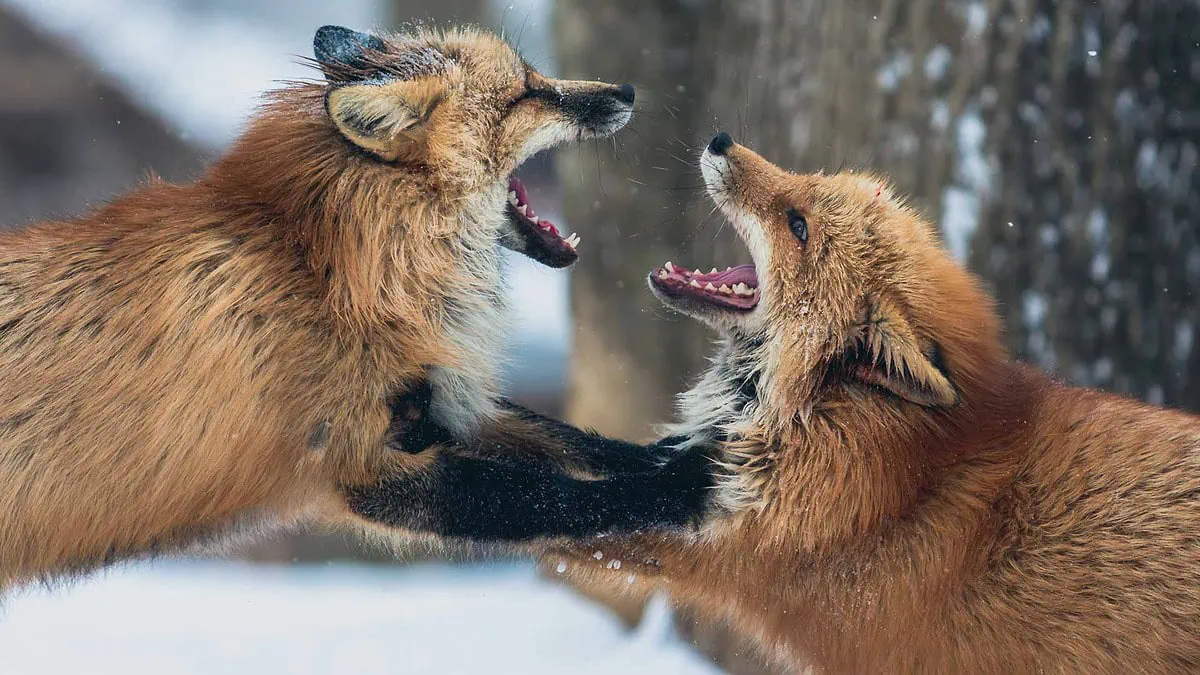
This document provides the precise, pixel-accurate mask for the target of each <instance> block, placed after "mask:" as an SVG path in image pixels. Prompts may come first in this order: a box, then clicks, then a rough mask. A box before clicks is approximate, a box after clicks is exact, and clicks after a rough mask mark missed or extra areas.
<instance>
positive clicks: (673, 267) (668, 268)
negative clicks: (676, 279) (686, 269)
mask: <svg viewBox="0 0 1200 675" xmlns="http://www.w3.org/2000/svg"><path fill="white" fill-rule="evenodd" d="M663 267H665V268H667V271H668V272H670V273H671V274H674V273H675V266H674V265H672V264H671V261H670V260H668V261H667V264H666V265H663Z"/></svg>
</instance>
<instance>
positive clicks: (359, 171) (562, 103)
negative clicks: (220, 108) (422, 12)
mask: <svg viewBox="0 0 1200 675" xmlns="http://www.w3.org/2000/svg"><path fill="white" fill-rule="evenodd" d="M313 54H314V58H313V60H312V62H313V64H314V66H315V67H316V68H318V69H319V70H320V72H321V78H320V79H319V80H316V81H305V82H297V83H292V84H290V85H289V86H286V87H284V88H282V89H280V90H278V91H276V92H274V93H273V94H271V95H270V97H269V99H268V100H267V102H266V104H265V105H264V107H263V110H262V112H261V113H260V114H259V115H257V116H256V117H255V118H254V119H253V120H252V121H251V124H250V126H249V128H248V130H247V131H246V133H245V134H243V136H242V137H241V138H240V139H239V140H238V142H237V143H236V144H235V147H234V148H233V149H232V151H231V152H230V153H229V154H228V155H227V156H226V158H225V159H224V160H222V161H221V162H219V163H218V164H217V165H216V167H215V168H214V170H213V171H212V172H211V173H210V180H224V181H225V185H223V187H225V188H228V187H229V185H230V183H234V184H240V187H241V189H240V192H241V193H243V194H245V195H246V197H247V199H249V200H252V201H254V202H256V203H258V204H261V203H263V202H266V203H268V204H270V205H272V206H273V207H275V208H276V209H277V210H278V211H280V212H281V213H280V214H279V215H280V216H281V218H280V220H281V221H282V222H287V223H294V226H293V230H294V232H293V233H292V234H293V235H294V236H293V237H292V238H293V239H295V240H296V241H297V243H298V244H299V245H300V247H301V248H302V250H303V252H304V254H305V256H306V258H307V260H308V262H309V264H310V265H312V266H313V267H314V270H315V272H316V273H317V275H318V277H320V278H324V279H326V282H327V285H328V286H329V288H328V291H329V296H330V299H331V301H332V302H333V304H334V309H335V311H336V312H337V313H338V314H339V315H344V316H348V317H351V318H355V319H359V320H370V319H384V320H386V321H395V320H397V318H398V317H413V316H418V315H419V313H420V311H421V310H422V308H425V309H428V308H430V307H436V305H437V303H430V302H428V301H427V300H428V299H429V298H436V297H439V296H440V295H443V294H444V293H445V292H446V290H447V289H453V290H454V292H455V294H456V297H460V298H461V297H465V296H467V295H470V294H471V293H473V292H474V293H478V294H481V295H484V296H487V295H494V294H495V292H496V291H495V288H494V286H495V283H496V281H497V279H496V278H495V276H496V273H495V271H494V268H495V267H496V266H497V262H498V258H497V256H496V254H495V253H494V249H495V247H496V244H497V242H499V243H500V244H502V245H504V246H506V247H508V248H511V249H514V250H517V251H520V252H523V253H525V254H526V255H528V256H530V257H532V258H534V259H535V260H538V261H539V262H541V263H543V264H546V265H549V266H552V267H565V266H567V265H570V264H571V263H572V262H574V260H575V259H576V253H575V246H576V244H577V243H578V240H577V238H575V237H574V236H572V237H564V236H562V235H560V233H559V232H558V230H557V228H556V227H555V226H554V225H553V224H552V223H550V222H549V221H546V220H544V219H540V218H538V216H537V214H536V212H534V210H533V209H532V207H531V206H530V205H529V203H528V201H527V195H526V193H525V189H524V187H523V186H522V185H521V183H520V181H519V180H518V179H516V178H515V177H514V176H513V175H512V174H513V171H514V170H515V169H516V168H517V167H518V166H519V165H520V164H521V163H522V162H524V161H525V160H526V159H528V158H529V157H530V156H532V155H533V154H535V153H537V152H539V151H542V150H546V149H548V148H552V147H554V146H556V145H559V144H562V143H564V142H567V141H580V140H584V139H589V138H598V137H603V136H607V135H609V134H612V133H614V132H615V131H617V130H618V129H620V128H621V127H622V126H624V125H625V123H626V122H628V121H629V119H630V117H631V115H632V110H633V100H634V90H633V87H632V86H630V85H621V86H618V85H612V84H605V83H601V82H581V81H566V80H558V79H554V78H550V77H546V76H544V75H542V74H541V73H539V72H538V71H537V70H535V69H534V68H533V67H532V66H530V65H529V64H528V63H526V62H525V61H524V60H523V59H522V58H521V57H520V55H519V54H517V53H516V52H515V51H514V50H513V49H512V48H511V47H510V46H509V45H508V44H507V43H506V42H504V41H503V40H501V39H499V38H497V37H495V36H493V35H490V34H488V33H484V32H479V31H475V30H452V31H448V32H444V33H443V32H435V31H428V30H420V31H417V32H414V33H410V34H401V35H392V36H377V35H371V34H367V33H360V32H356V31H353V30H350V29H348V28H342V27H338V26H324V27H322V28H320V29H319V30H317V32H316V34H315V37H314V40H313ZM233 191H234V192H237V191H238V190H233ZM225 192H226V193H229V192H231V190H229V189H226V190H225ZM431 311H432V310H431Z"/></svg>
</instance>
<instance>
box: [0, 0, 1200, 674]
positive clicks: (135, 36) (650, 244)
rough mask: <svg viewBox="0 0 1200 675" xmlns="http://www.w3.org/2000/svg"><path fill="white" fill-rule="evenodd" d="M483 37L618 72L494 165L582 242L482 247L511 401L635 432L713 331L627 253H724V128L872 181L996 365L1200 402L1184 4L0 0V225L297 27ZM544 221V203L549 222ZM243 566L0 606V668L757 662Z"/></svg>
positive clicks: (104, 188) (285, 47) (159, 166)
mask: <svg viewBox="0 0 1200 675" xmlns="http://www.w3.org/2000/svg"><path fill="white" fill-rule="evenodd" d="M413 20H421V21H427V22H435V23H442V24H445V23H446V22H456V23H464V22H471V23H479V24H483V25H485V26H489V27H492V28H494V29H496V30H501V29H502V30H505V31H506V33H507V34H508V36H509V38H510V39H511V40H512V41H513V42H514V43H516V44H517V45H518V47H519V48H520V49H521V50H522V52H523V53H525V55H526V56H527V58H528V59H529V60H530V61H531V62H532V63H534V64H535V65H537V66H538V67H539V68H541V69H542V70H543V71H545V72H548V73H552V74H557V75H560V76H567V77H586V78H595V79H605V80H609V81H614V82H622V81H630V82H633V83H634V84H635V85H637V87H638V107H639V111H638V113H637V115H636V116H635V118H634V121H633V123H632V124H631V125H630V127H629V128H628V129H627V130H626V131H624V132H622V133H621V134H620V136H619V137H618V139H616V140H615V141H603V142H599V143H595V144H590V145H585V146H582V147H579V148H576V149H571V150H567V151H564V152H560V153H557V154H553V155H545V156H540V157H538V158H537V159H536V160H534V161H533V162H531V163H530V164H529V165H527V166H526V167H525V168H524V169H523V170H522V171H521V174H522V176H523V177H524V178H525V179H526V184H527V185H528V186H529V187H530V188H531V192H536V193H538V194H535V195H534V201H536V203H537V204H538V210H539V212H540V213H542V215H544V216H547V217H549V218H550V219H551V220H556V221H558V222H560V224H562V223H566V227H565V229H564V231H568V232H570V231H575V232H579V233H581V234H582V235H583V239H584V241H585V244H584V251H583V253H584V255H583V257H582V258H581V260H580V262H579V263H578V264H577V265H576V266H575V268H574V269H573V270H572V271H571V272H569V273H562V272H553V271H548V270H544V269H541V268H537V267H534V266H533V265H531V264H528V263H527V262H526V261H524V260H523V259H513V260H512V261H511V264H512V271H511V274H510V278H511V280H512V294H513V297H514V304H515V306H516V307H517V308H518V315H519V330H518V333H517V336H518V337H517V339H516V340H515V342H514V344H513V346H512V352H513V353H512V365H511V367H510V369H509V371H508V379H509V388H510V390H511V392H512V394H513V395H514V396H515V397H517V398H519V399H521V400H523V401H524V402H526V403H527V404H529V405H531V406H533V407H536V408H539V409H541V410H544V411H547V412H550V413H553V414H559V415H563V416H565V417H566V418H567V419H569V420H570V421H572V422H574V423H576V424H585V425H590V426H594V427H596V428H597V429H599V430H600V431H602V432H605V433H608V434H611V435H616V436H622V437H626V438H632V439H646V438H649V437H650V436H652V434H653V426H654V425H655V424H658V423H660V422H662V421H664V420H667V419H668V418H669V417H670V415H671V405H672V403H671V397H672V395H673V394H674V393H675V392H677V391H679V390H680V389H682V388H683V387H685V386H686V384H687V383H688V382H689V380H690V378H691V377H692V376H693V375H695V374H696V373H697V372H698V371H699V370H700V368H702V367H703V359H704V357H705V355H706V353H707V351H708V345H709V341H710V339H711V336H709V335H707V334H706V333H705V331H704V330H703V329H702V328H701V327H700V326H699V325H698V324H695V323H693V322H691V321H688V320H684V319H679V318H677V317H673V316H671V315H668V314H666V313H665V312H664V311H662V310H661V309H660V307H659V306H658V304H657V303H656V302H655V301H654V300H653V298H652V297H651V296H650V294H649V293H648V292H646V290H645V287H644V284H643V281H642V280H643V278H644V275H645V273H646V272H647V271H648V270H649V269H650V268H651V267H652V266H654V265H657V264H661V263H662V262H663V261H665V260H675V261H679V262H682V263H684V264H687V265H688V266H690V267H698V266H702V265H715V264H718V263H719V264H722V265H730V264H735V263H738V262H747V261H748V256H747V254H746V253H745V250H744V249H743V248H742V246H741V244H739V243H736V242H734V241H733V239H732V236H731V234H730V233H729V232H728V228H722V227H721V223H720V222H719V219H718V218H716V217H709V212H710V210H711V205H710V204H708V203H706V201H705V199H704V198H703V196H702V194H701V192H700V191H699V190H698V189H697V187H698V186H699V184H700V179H699V175H698V171H697V170H696V166H695V158H696V156H697V154H698V151H699V149H700V148H701V147H703V144H704V143H705V142H706V141H707V139H708V138H710V137H711V136H712V135H713V133H714V132H716V131H717V130H720V129H724V130H727V131H729V132H730V133H732V134H733V136H734V138H735V139H737V140H739V141H741V142H743V143H745V144H747V145H749V146H751V147H753V148H755V149H757V150H759V151H760V152H761V153H762V154H764V155H765V156H766V157H767V158H768V159H771V160H773V161H775V162H777V163H779V164H782V165H784V166H788V167H792V168H795V169H798V170H817V169H821V168H825V169H828V170H836V169H838V168H841V167H869V168H872V169H875V170H878V171H882V172H884V173H887V174H889V175H891V176H892V177H893V178H894V180H895V182H896V183H897V185H898V187H899V188H900V190H901V191H902V192H905V193H908V194H910V195H911V196H912V198H913V200H914V202H915V203H916V205H917V206H918V207H919V208H920V209H921V210H922V211H923V212H924V213H925V214H927V216H928V217H929V218H930V219H931V220H934V221H936V222H937V223H938V224H939V225H940V226H941V229H942V232H943V234H944V236H945V240H946V243H947V245H948V246H949V248H950V250H951V251H952V252H953V253H954V255H955V256H957V257H958V258H959V259H960V260H962V261H963V262H964V263H965V264H967V265H968V266H969V267H970V268H971V269H973V270H974V271H976V272H977V273H979V274H980V275H981V276H982V277H983V278H984V279H985V280H986V281H987V283H988V284H989V285H990V287H991V288H992V290H993V291H994V292H995V294H996V296H997V298H998V299H999V301H1000V307H1001V311H1002V313H1003V316H1004V318H1005V321H1006V323H1007V326H1008V333H1007V340H1008V344H1009V346H1010V348H1011V349H1012V350H1013V351H1014V353H1016V354H1018V355H1019V356H1020V357H1021V358H1023V359H1027V360H1029V361H1031V362H1034V363H1036V364H1038V365H1039V366H1041V367H1043V368H1045V369H1047V370H1050V371H1053V372H1055V373H1057V374H1058V375H1059V376H1061V377H1063V378H1065V379H1069V380H1072V381H1075V382H1078V383H1080V384H1085V385H1091V386H1098V387H1104V388H1107V389H1111V390H1114V391H1119V392H1124V393H1128V394H1131V395H1133V396H1137V397H1141V398H1144V399H1147V400H1149V401H1151V402H1154V403H1159V404H1166V405H1171V406H1177V407H1182V408H1188V409H1191V410H1200V348H1198V347H1197V346H1196V345H1195V344H1194V343H1195V331H1196V328H1197V327H1198V324H1200V303H1197V301H1196V297H1195V292H1196V289H1197V288H1198V287H1200V174H1198V173H1197V167H1196V164H1197V157H1198V154H1200V105H1198V104H1200V87H1197V86H1196V85H1197V80H1198V79H1200V5H1198V4H1197V3H1195V2H1191V1H1185V0H1139V1H1137V2H1135V1H1134V0H1094V1H1093V0H905V1H902V0H610V1H600V0H522V1H520V2H515V1H511V0H508V1H498V0H340V1H339V2H336V3H335V2H325V1H321V0H291V1H288V2H284V1H282V0H159V1H157V2H150V1H138V0H0V224H3V225H8V226H19V225H20V224H22V223H25V222H29V221H32V220H36V219H42V218H46V217H50V216H65V215H70V214H73V213H78V212H80V211H81V210H83V209H86V208H88V207H89V206H90V205H95V204H98V203H100V202H102V201H103V200H105V199H106V198H108V197H110V196H112V195H114V194H117V193H119V192H121V191H123V190H125V189H127V188H128V187H129V186H131V185H133V184H135V183H136V182H138V181H139V180H142V179H143V178H144V176H145V175H146V173H147V172H148V171H149V170H151V169H153V170H154V171H156V172H158V173H159V174H161V175H163V176H164V177H166V178H168V179H171V180H187V179H189V178H190V177H192V176H195V175H196V174H197V172H199V171H200V170H201V169H202V167H203V165H204V162H205V161H206V160H207V159H209V158H211V157H213V156H215V155H217V154H219V153H220V152H221V151H222V148H224V147H225V146H226V145H227V144H228V143H229V142H230V140H231V139H232V138H233V137H234V136H236V134H237V133H238V130H239V128H240V127H241V126H242V124H243V122H244V121H245V119H246V118H247V116H248V115H250V114H251V113H252V112H253V110H254V106H255V103H256V99H257V97H258V95H259V94H260V93H261V92H263V91H264V90H266V89H269V88H271V87H273V86H275V85H276V83H277V82H279V81H280V80H285V79H289V78H296V77H308V76H312V73H311V72H308V71H306V69H305V68H304V67H303V66H302V65H300V64H299V62H298V57H300V56H305V55H308V54H309V53H310V49H311V46H310V45H311V38H312V33H313V31H314V30H315V28H316V27H318V26H320V25H322V24H326V23H340V24H343V25H347V26H351V27H354V28H358V29H370V28H374V29H382V30H390V29H396V28H398V27H400V26H401V25H402V24H404V23H405V22H410V21H413ZM552 205H554V206H552ZM240 557H241V559H242V560H241V562H231V563H226V562H219V561H172V562H163V563H156V564H153V565H141V566H133V567H127V568H122V569H120V570H118V571H114V572H109V573H106V574H102V575H99V576H97V577H94V578H91V579H89V580H86V581H83V582H80V583H78V584H76V585H74V586H70V587H66V588H59V589H55V590H52V591H46V590H41V589H32V590H29V591H25V592H22V593H21V594H19V595H17V596H16V597H14V598H11V599H9V600H8V601H7V602H6V604H5V605H4V606H3V608H0V653H3V654H5V657H4V661H3V665H2V668H0V669H2V670H3V672H5V673H50V672H55V673H57V672H88V673H110V672H111V673H118V672H120V673H131V672H222V673H235V672H287V673H294V672H295V673H298V672H306V673H307V672H312V673H328V672H348V671H351V670H353V671H355V672H360V673H376V672H379V673H384V672H393V673H424V672H429V673H476V672H483V671H488V672H521V673H541V672H546V673H551V672H553V673H561V672H592V671H595V672H614V671H615V672H622V673H632V672H655V673H707V672H719V671H720V670H726V671H729V672H733V673H738V674H744V675H751V674H763V673H782V672H784V671H783V670H782V668H781V666H779V665H778V664H775V663H772V662H771V660H770V659H769V658H765V657H764V655H761V654H756V653H755V651H754V650H753V649H752V648H750V647H749V646H748V645H746V644H745V643H744V642H743V641H742V640H741V639H740V638H739V637H738V636H736V635H734V634H732V633H730V632H729V631H728V630H726V628H725V627H724V626H723V624H722V623H721V621H720V619H719V617H708V616H699V615H696V614H694V613H691V612H689V610H688V609H687V608H686V607H681V608H672V607H671V606H670V605H669V602H668V601H667V600H664V599H662V598H652V599H648V600H647V599H645V598H629V597H621V598H613V597H604V596H597V595H596V594H593V593H587V592H586V591H585V592H579V591H577V590H576V589H569V588H565V587H562V586H559V585H557V584H555V583H554V582H553V576H554V574H553V573H552V572H551V573H549V574H541V573H539V571H538V570H536V569H535V568H534V566H533V565H532V564H531V563H528V562H522V561H503V560H478V559H473V558H469V557H465V556H460V557H459V558H458V559H456V560H452V561H446V560H445V559H444V557H443V556H432V555H424V554H423V553H422V552H417V553H416V554H414V556H413V559H411V560H407V561H402V562H396V561H393V560H390V559H389V558H388V557H387V556H383V555H381V554H380V553H378V552H373V551H370V550H365V549H362V548H360V547H359V546H358V545H356V544H355V543H354V542H351V541H347V540H344V539H341V538H338V537H333V536H327V535H314V534H298V535H294V536H287V537H283V538H279V539H277V540H274V541H271V542H268V543H266V544H263V545H261V546H257V547H255V548H253V549H252V550H248V551H245V552H243V553H241V554H240Z"/></svg>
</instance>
